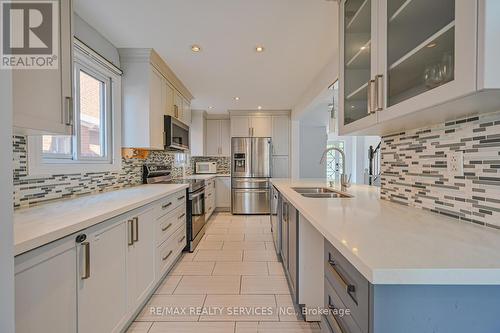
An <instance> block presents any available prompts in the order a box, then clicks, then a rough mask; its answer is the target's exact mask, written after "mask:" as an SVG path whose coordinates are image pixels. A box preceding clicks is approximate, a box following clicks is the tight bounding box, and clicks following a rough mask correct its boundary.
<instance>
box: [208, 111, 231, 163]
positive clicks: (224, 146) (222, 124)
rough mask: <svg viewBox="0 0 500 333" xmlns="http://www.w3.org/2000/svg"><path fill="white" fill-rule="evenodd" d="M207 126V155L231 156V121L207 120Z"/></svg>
mask: <svg viewBox="0 0 500 333" xmlns="http://www.w3.org/2000/svg"><path fill="white" fill-rule="evenodd" d="M206 124H207V127H206V136H205V138H206V139H205V142H206V155H207V156H229V155H230V153H231V138H230V126H231V123H230V121H229V119H207V122H206Z"/></svg>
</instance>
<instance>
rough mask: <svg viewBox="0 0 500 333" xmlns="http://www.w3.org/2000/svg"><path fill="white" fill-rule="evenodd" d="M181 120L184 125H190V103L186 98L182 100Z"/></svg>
mask: <svg viewBox="0 0 500 333" xmlns="http://www.w3.org/2000/svg"><path fill="white" fill-rule="evenodd" d="M182 121H183V122H184V124H186V125H188V126H189V125H191V103H190V102H188V100H187V99H185V98H184V99H183V100H182Z"/></svg>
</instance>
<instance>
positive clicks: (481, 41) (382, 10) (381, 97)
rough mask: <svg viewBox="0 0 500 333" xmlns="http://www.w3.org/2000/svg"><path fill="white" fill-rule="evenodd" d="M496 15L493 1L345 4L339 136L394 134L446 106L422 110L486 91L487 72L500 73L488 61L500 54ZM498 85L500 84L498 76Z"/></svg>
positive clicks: (499, 7) (499, 5) (354, 0)
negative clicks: (485, 79)
mask: <svg viewBox="0 0 500 333" xmlns="http://www.w3.org/2000/svg"><path fill="white" fill-rule="evenodd" d="M495 12H496V15H495V14H494V13H495ZM498 14H500V1H494V0H439V1H436V0H343V1H341V4H340V31H341V36H340V43H341V44H340V50H341V56H340V60H341V62H340V64H341V65H340V120H341V121H340V130H339V132H340V134H356V133H364V134H388V132H390V131H391V130H393V131H396V130H401V129H405V128H411V126H414V125H417V123H418V121H417V122H415V121H414V120H413V119H417V120H422V123H424V122H425V123H431V122H432V121H433V119H425V118H426V117H434V116H435V115H439V112H440V111H438V110H435V111H434V112H428V113H420V111H421V110H424V109H431V108H434V107H436V106H438V105H443V104H444V105H445V104H446V103H447V102H450V101H453V100H457V99H460V98H464V97H466V96H470V95H474V94H475V93H477V92H479V91H481V90H483V89H485V88H487V87H486V83H485V81H484V78H485V75H486V74H485V73H487V72H490V73H491V71H494V72H495V71H496V73H497V76H498V75H500V66H499V65H497V64H496V63H495V62H494V61H492V60H490V61H489V62H488V61H487V59H489V58H492V57H493V58H494V57H497V59H500V58H498V56H500V48H499V47H498V41H494V39H493V38H492V36H493V35H496V36H499V34H500V24H499V23H497V21H498V20H494V16H498ZM488 39H490V40H491V41H488ZM493 86H494V87H493V88H499V87H500V82H499V80H498V79H496V82H493ZM496 93H497V94H498V90H497V91H496ZM497 97H498V98H499V100H500V95H497ZM499 104H500V102H499ZM417 112H418V113H419V117H415V113H417ZM460 112H461V111H457V114H456V115H457V116H458V113H460ZM463 112H464V113H465V112H467V111H466V110H465V109H464V111H463ZM445 113H446V112H445ZM443 115H444V113H443ZM449 116H450V114H449V111H448V112H447V113H446V116H443V117H449ZM405 117H406V118H405ZM422 117H423V118H422ZM440 118H441V117H435V121H440V120H443V119H440Z"/></svg>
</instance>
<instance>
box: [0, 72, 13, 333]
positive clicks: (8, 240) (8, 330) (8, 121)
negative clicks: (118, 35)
mask: <svg viewBox="0 0 500 333" xmlns="http://www.w3.org/2000/svg"><path fill="white" fill-rule="evenodd" d="M0 103H1V104H0V156H2V158H1V159H0V170H1V172H0V188H1V189H2V190H1V191H0V332H2V333H14V256H13V253H14V251H13V244H14V241H13V230H12V224H13V221H12V210H13V204H12V191H13V189H12V82H11V75H10V72H9V71H6V70H0Z"/></svg>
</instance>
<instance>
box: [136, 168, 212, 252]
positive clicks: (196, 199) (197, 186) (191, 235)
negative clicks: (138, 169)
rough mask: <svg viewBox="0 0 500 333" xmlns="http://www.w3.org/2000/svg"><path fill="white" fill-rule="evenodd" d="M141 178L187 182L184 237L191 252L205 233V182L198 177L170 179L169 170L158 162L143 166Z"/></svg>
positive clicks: (149, 180)
mask: <svg viewBox="0 0 500 333" xmlns="http://www.w3.org/2000/svg"><path fill="white" fill-rule="evenodd" d="M143 180H144V183H145V184H188V185H189V187H188V188H187V190H186V192H187V198H188V200H187V202H186V212H187V219H186V223H187V225H186V233H187V234H186V237H187V239H188V243H187V246H186V248H185V250H187V251H189V252H193V251H194V249H195V248H196V246H197V245H198V243H199V242H200V240H201V238H202V237H203V235H204V234H205V225H206V221H205V182H204V181H203V180H200V179H187V178H181V179H172V175H171V170H170V169H169V168H168V167H166V166H164V165H158V164H146V165H144V166H143Z"/></svg>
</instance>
